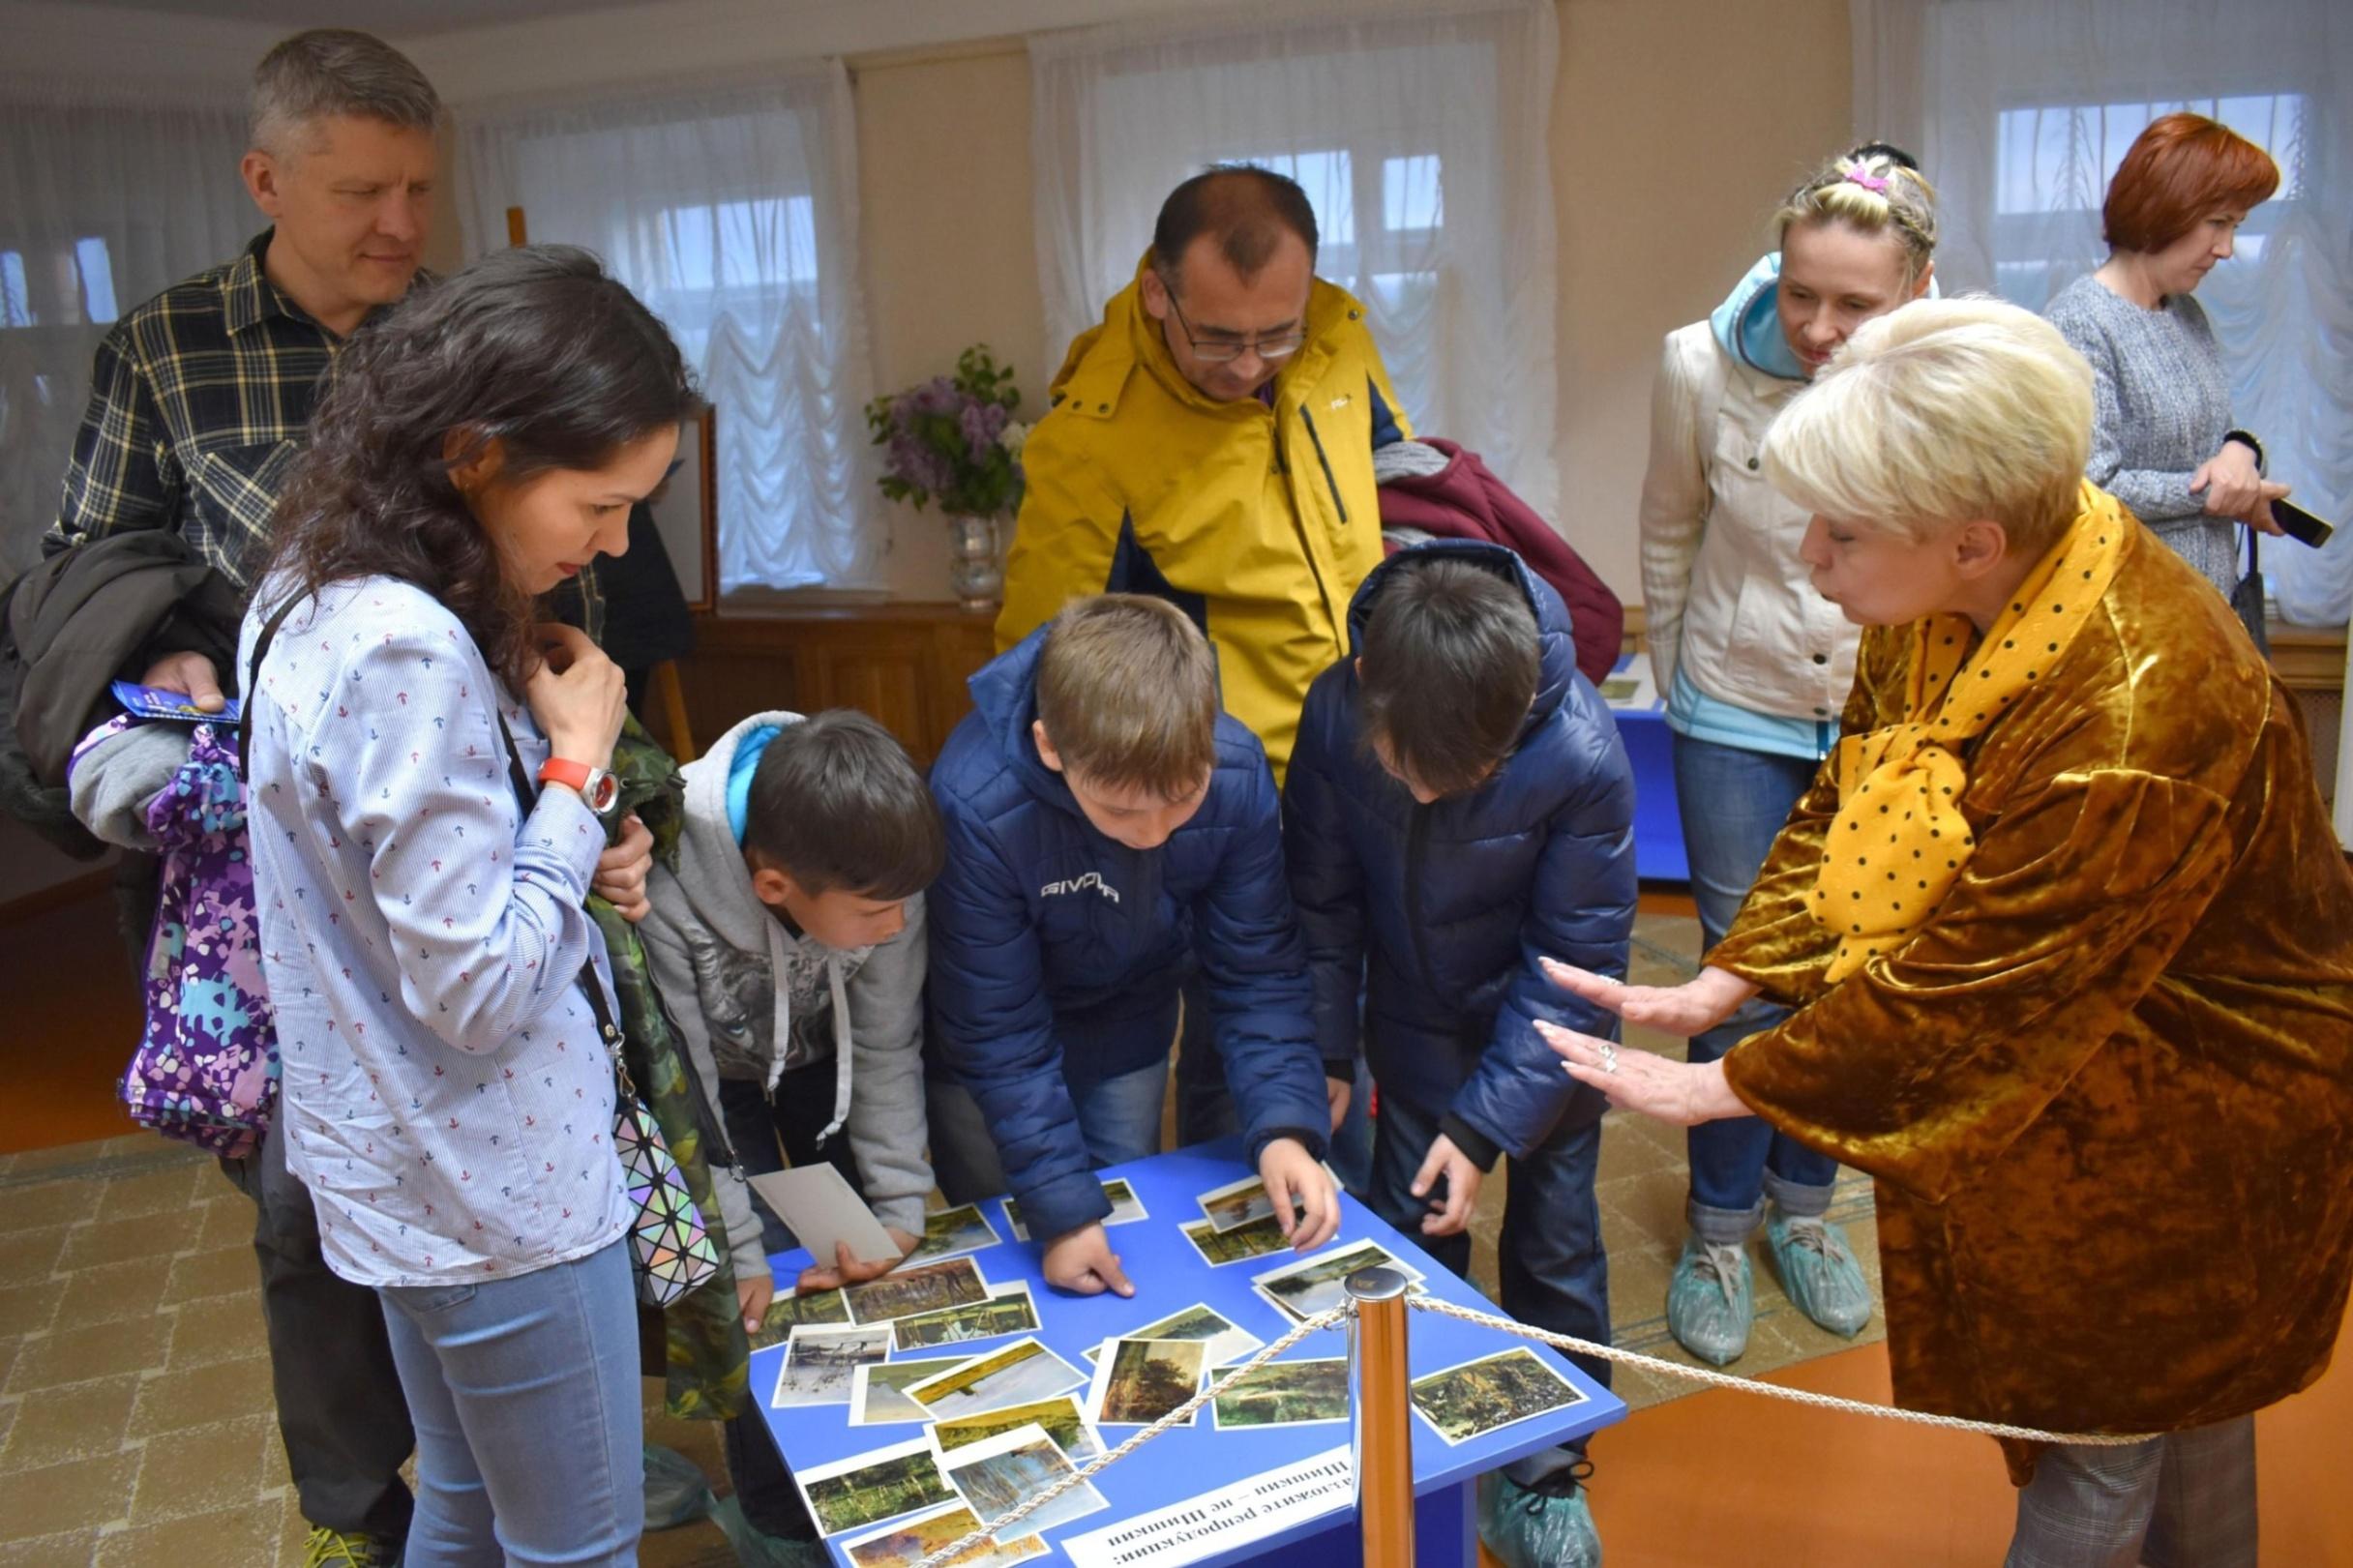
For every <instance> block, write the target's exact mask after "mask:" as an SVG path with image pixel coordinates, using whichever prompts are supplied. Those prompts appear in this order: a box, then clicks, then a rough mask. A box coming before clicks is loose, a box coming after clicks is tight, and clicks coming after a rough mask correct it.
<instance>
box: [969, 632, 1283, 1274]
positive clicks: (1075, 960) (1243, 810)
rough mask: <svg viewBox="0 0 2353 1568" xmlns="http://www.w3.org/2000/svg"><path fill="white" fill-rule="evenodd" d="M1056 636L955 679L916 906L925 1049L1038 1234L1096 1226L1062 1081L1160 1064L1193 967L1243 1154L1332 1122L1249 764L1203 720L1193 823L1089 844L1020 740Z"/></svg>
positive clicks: (1099, 1199) (1259, 762)
mask: <svg viewBox="0 0 2353 1568" xmlns="http://www.w3.org/2000/svg"><path fill="white" fill-rule="evenodd" d="M1051 632H1052V627H1051V626H1048V627H1046V628H1041V629H1040V630H1039V631H1037V632H1034V633H1031V634H1030V635H1029V636H1028V637H1026V638H1024V639H1023V640H1022V641H1021V642H1019V643H1017V644H1015V645H1014V646H1013V647H1012V648H1010V649H1009V650H1007V651H1006V652H1005V653H1004V654H1002V655H1000V656H999V657H998V659H996V660H995V661H993V662H992V663H990V664H989V665H987V666H984V667H983V668H982V669H981V670H980V672H979V673H977V674H975V675H974V676H973V677H972V679H971V691H972V701H973V705H974V709H975V711H974V712H972V713H971V714H969V715H968V716H967V717H966V719H965V721H964V723H962V724H961V725H957V726H956V730H955V733H954V734H952V735H950V736H949V737H948V743H947V745H946V747H945V748H944V749H942V750H941V752H940V754H939V760H938V763H936V764H935V765H934V767H933V769H932V792H933V794H935V795H936V796H937V797H938V801H939V811H940V815H941V817H942V818H943V820H944V821H945V823H946V826H947V838H948V858H947V867H946V869H945V870H944V871H943V872H942V873H940V876H939V880H938V882H936V883H934V884H933V886H932V888H931V890H930V892H929V894H928V895H927V905H928V910H929V914H930V919H931V1002H932V1020H933V1021H932V1050H933V1051H934V1053H935V1055H936V1057H937V1059H938V1062H939V1063H940V1064H941V1065H943V1066H945V1067H946V1069H947V1070H948V1071H949V1072H950V1073H952V1074H953V1075H954V1076H955V1077H956V1078H957V1079H958V1080H961V1081H962V1082H963V1083H964V1085H965V1087H966V1088H968V1089H969V1090H970V1091H971V1092H972V1096H973V1098H974V1099H976V1100H977V1101H979V1102H980V1109H981V1111H982V1113H983V1114H984V1115H985V1116H986V1117H987V1119H988V1123H989V1126H990V1128H991V1130H992V1131H993V1132H995V1134H996V1136H997V1147H998V1153H999V1155H1001V1156H1002V1158H1003V1161H1004V1167H1005V1176H1006V1179H1007V1181H1008V1182H1009V1183H1010V1184H1011V1186H1012V1189H1013V1196H1014V1197H1015V1198H1017V1199H1019V1200H1020V1202H1021V1205H1022V1210H1023V1216H1024V1219H1025V1221H1026V1223H1027V1224H1028V1228H1029V1233H1030V1234H1031V1235H1033V1236H1035V1237H1037V1238H1038V1239H1039V1240H1040V1241H1047V1240H1051V1239H1053V1238H1054V1237H1056V1236H1058V1235H1061V1234H1064V1233H1065V1232H1067V1231H1071V1230H1075V1229H1077V1228H1079V1227H1081V1226H1083V1225H1086V1224H1087V1223H1088V1222H1090V1221H1093V1220H1098V1219H1101V1218H1103V1217H1104V1216H1105V1215H1106V1214H1108V1213H1109V1212H1110V1208H1109V1205H1108V1204H1107V1203H1105V1201H1104V1199H1103V1196H1102V1191H1101V1189H1100V1187H1099V1186H1098V1185H1097V1183H1096V1180H1095V1177H1094V1175H1093V1173H1092V1168H1091V1166H1090V1164H1089V1162H1088V1160H1087V1144H1086V1141H1085V1140H1084V1139H1082V1138H1081V1137H1080V1135H1079V1124H1078V1113H1077V1110H1076V1109H1075V1107H1074V1103H1073V1099H1072V1094H1071V1085H1073V1084H1076V1085H1079V1086H1081V1087H1084V1086H1086V1085H1088V1084H1091V1083H1094V1082H1097V1081H1100V1080H1103V1079H1107V1078H1112V1077H1116V1076H1117V1075H1118V1074H1121V1073H1126V1072H1132V1071H1134V1070H1135V1069H1137V1068H1141V1067H1145V1066H1147V1065H1149V1064H1150V1063H1152V1062H1156V1061H1160V1060H1162V1059H1164V1058H1165V1057H1166V1056H1167V1054H1168V1050H1169V1047H1170V1044H1171V1042H1172V1041H1173V1040H1174V1039H1175V1037H1176V992H1177V987H1178V986H1179V985H1180V984H1181V983H1182V981H1183V980H1184V978H1185V977H1186V976H1187V975H1188V974H1189V973H1191V972H1192V969H1193V967H1194V964H1195V962H1196V960H1197V959H1198V962H1199V963H1200V966H1201V967H1202V969H1203V970H1204V971H1206V979H1207V982H1208V991H1209V995H1210V1001H1211V1006H1212V1007H1213V1009H1214V1011H1215V1014H1216V1028H1217V1041H1218V1049H1219V1050H1220V1052H1221V1053H1222V1054H1223V1056H1224V1058H1225V1070H1226V1080H1227V1082H1228V1083H1229V1084H1230V1085H1231V1087H1232V1089H1233V1093H1234V1100H1235V1104H1236V1109H1238V1110H1239V1112H1240V1115H1241V1122H1242V1130H1243V1133H1244V1135H1245V1137H1246V1139H1247V1141H1248V1148H1249V1156H1250V1159H1251V1161H1252V1162H1253V1163H1254V1164H1255V1163H1256V1161H1257V1159H1258V1155H1259V1151H1260V1150H1261V1149H1263V1148H1264V1147H1265V1146H1266V1143H1267V1142H1269V1141H1270V1140H1272V1139H1276V1138H1280V1137H1291V1138H1296V1139H1298V1140H1299V1141H1300V1142H1301V1143H1302V1144H1304V1145H1305V1146H1306V1147H1307V1149H1308V1150H1309V1151H1310V1152H1311V1153H1314V1154H1316V1155H1318V1156H1321V1155H1322V1154H1323V1152H1324V1147H1325V1136H1324V1130H1325V1127H1326V1126H1327V1125H1328V1122H1329V1117H1328V1114H1327V1113H1326V1111H1325V1097H1324V1079H1323V1070H1322V1065H1321V1062H1320V1060H1319V1058H1318V1056H1317V1054H1316V1048H1315V1025H1314V1021H1313V1018H1312V997H1313V991H1312V989H1311V987H1310V985H1309V982H1308V978H1307V955H1306V951H1305V949H1304V947H1303V946H1302V944H1301V942H1300V939H1299V932H1298V926H1297V922H1296V919H1295V918H1294V916H1293V913H1292V907H1291V893H1290V889H1289V887H1288V886H1287V885H1286V882H1285V878H1284V870H1283V847H1282V840H1281V832H1280V821H1279V805H1280V803H1279V800H1278V797H1277V796H1276V794H1275V788H1274V777H1273V775H1272V774H1271V773H1269V772H1268V771H1267V767H1266V752H1265V750H1264V749H1263V748H1262V747H1261V746H1260V745H1259V743H1258V740H1257V737H1255V736H1253V735H1252V734H1251V733H1250V731H1249V730H1247V729H1245V728H1243V727H1242V725H1239V724H1238V723H1236V721H1235V720H1233V719H1232V718H1229V717H1227V716H1225V715H1222V714H1221V715H1219V717H1218V721H1217V768H1216V774H1215V776H1214V778H1213V779H1212V780H1211V782H1210V784H1209V792H1208V797H1207V799H1206V800H1205V801H1204V802H1203V803H1202V807H1201V810H1200V811H1199V812H1197V813H1195V814H1194V815H1193V818H1192V820H1190V821H1189V822H1187V823H1186V824H1185V825H1184V826H1183V827H1181V828H1178V829H1177V830H1176V833H1175V834H1173V835H1171V836H1170V838H1169V841H1168V842H1167V843H1164V844H1162V845H1161V846H1160V847H1159V848H1157V849H1151V850H1135V849H1130V848H1128V847H1126V846H1125V845H1123V844H1120V843H1116V842H1114V841H1113V840H1110V839H1107V838H1105V837H1104V836H1103V835H1102V834H1100V833H1098V832H1096V831H1095V830H1094V828H1093V827H1092V826H1091V825H1090V824H1089V823H1088V822H1087V818H1086V816H1085V815H1084V814H1082V813H1081V812H1080V810H1079V806H1078V802H1077V801H1076V800H1074V799H1072V798H1071V794H1070V789H1069V786H1068V785H1066V784H1063V782H1062V779H1061V775H1059V774H1057V773H1056V772H1054V771H1053V770H1052V769H1050V768H1048V767H1047V766H1046V765H1045V764H1044V763H1043V762H1041V761H1040V760H1038V754H1037V748H1036V746H1035V745H1034V744H1033V743H1032V742H1031V739H1030V732H1029V725H1030V722H1031V720H1032V719H1033V718H1034V717H1035V715H1036V712H1037V700H1036V694H1035V670H1036V666H1037V656H1038V650H1039V649H1040V648H1041V647H1042V646H1043V644H1044V639H1045V637H1046V636H1048V635H1050V634H1051Z"/></svg>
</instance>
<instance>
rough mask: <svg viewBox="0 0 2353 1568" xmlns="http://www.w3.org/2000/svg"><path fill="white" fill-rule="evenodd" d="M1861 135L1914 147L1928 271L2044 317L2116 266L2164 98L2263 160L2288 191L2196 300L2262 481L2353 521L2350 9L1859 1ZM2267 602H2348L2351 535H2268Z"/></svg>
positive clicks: (2070, 0)
mask: <svg viewBox="0 0 2353 1568" xmlns="http://www.w3.org/2000/svg"><path fill="white" fill-rule="evenodd" d="M1854 18H1855V25H1856V49H1855V61H1856V76H1855V105H1856V118H1857V129H1858V131H1860V132H1861V133H1863V134H1865V135H1871V136H1885V137H1887V138H1888V139H1890V140H1892V141H1895V142H1897V143H1899V144H1902V145H1906V146H1909V147H1911V148H1913V149H1914V150H1915V151H1917V152H1918V153H1919V155H1920V158H1921V167H1922V169H1923V170H1924V171H1925V172H1926V173H1927V175H1928V177H1929V178H1930V179H1931V180H1933V181H1934V182H1935V183H1936V186H1937V189H1938V192H1939V195H1940V198H1941V200H1940V208H1941V214H1940V216H1941V222H1942V231H1943V240H1942V243H1941V244H1940V246H1939V248H1938V254H1937V272H1938V275H1939V276H1940V277H1941V278H1942V279H1943V280H1944V282H1945V284H1946V286H1947V287H1948V288H1949V289H1950V288H1962V289H1969V288H1977V289H1992V290H1995V291H1998V292H1999V293H2001V294H2003V295H2004V296H2006V297H2008V298H2010V299H2011V300H2014V301H2015V302H2017V303H2018V304H2020V305H2024V306H2027V307H2029V308H2031V309H2035V310H2040V309H2041V308H2042V307H2043V305H2044V304H2045V303H2047V301H2048V300H2049V299H2050V297H2051V296H2052V295H2053V294H2055V293H2057V292H2058V291H2059V290H2060V289H2061V288H2063V287H2065V286H2066V285H2067V284H2068V283H2070V282H2071V281H2074V280H2075V279H2077V278H2079V277H2081V276H2082V275H2083V274H2085V273H2087V272H2089V271H2091V270H2092V269H2093V268H2095V267H2097V266H2099V265H2100V262H2101V261H2102V260H2104V259H2105V258H2106V255H2107V247H2106V245H2105V244H2104V243H2103V242H2102V240H2101V236H2100V204H2101V202H2102V201H2103V200H2104V199H2105V197H2106V194H2107V188H2108V180H2109V178H2110V177H2111V176H2112V175H2113V174H2114V173H2115V171H2116V166H2117V164H2118V163H2121V162H2122V161H2123V159H2124V155H2125V151H2126V149H2127V148H2129V147H2130V146H2131V144H2132V139H2133V137H2135V136H2137V135H2138V134H2139V133H2141V131H2142V130H2143V129H2144V128H2146V127H2147V125H2148V124H2149V122H2150V121H2152V120H2154V119H2156V118H2157V117H2158V116H2159V115H2162V114H2167V113H2171V112H2172V111H2174V110H2176V109H2189V110H2191V111H2193V112H2195V113H2200V114H2205V115H2210V116H2212V117H2213V118H2215V119H2219V120H2220V121H2222V122H2223V123H2224V124H2225V125H2228V126H2230V127H2231V128H2232V129H2233V130H2235V131H2237V132H2238V133H2240V134H2241V135H2243V136H2246V137H2247V138H2248V139H2249V140H2250V141H2253V142H2255V143H2256V144H2257V145H2259V146H2261V147H2263V148H2265V149H2266V150H2267V151H2269V152H2270V153H2271V155H2272V157H2273V159H2274V160H2275V161H2276V162H2277V163H2279V172H2280V184H2279V192H2278V194H2276V195H2275V196H2273V198H2272V199H2271V200H2270V201H2267V202H2265V203H2264V204H2263V205H2262V206H2260V207H2258V208H2256V209H2255V211H2254V212H2253V213H2252V214H2250V215H2249V219H2248V222H2247V226H2246V227H2245V229H2244V230H2242V231H2241V235H2240V239H2239V244H2238V254H2237V255H2236V256H2235V257H2234V258H2233V259H2232V260H2230V261H2228V262H2226V263H2224V264H2222V265H2221V266H2219V267H2217V268H2216V269H2215V270H2214V271H2213V272H2212V273H2211V274H2209V275H2208V277H2207V279H2206V281H2205V282H2204V283H2203V284H2202V285H2201V286H2200V287H2199V289H2198V291H2197V299H2198V303H2199V304H2200V305H2201V306H2203V307H2204V308H2205V311H2206V313H2207V315H2208V317H2209V318H2210V319H2211V320H2212V322H2213V324H2214V330H2215V336H2216V338H2217V339H2218V340H2219V341H2220V343H2221V346H2222V352H2223V357H2224V360H2225V363H2226V364H2227V365H2228V367H2229V369H2230V372H2231V379H2232V417H2233V418H2234V419H2235V420H2236V421H2237V422H2238V423H2239V424H2240V425H2242V426H2245V427H2246V428H2247V429H2251V430H2253V431H2255V432H2256V433H2257V434H2258V435H2260V436H2261V437H2262V438H2263V443H2264V447H2265V449H2266V451H2267V452H2268V454H2269V456H2270V459H2271V468H2272V476H2273V477H2274V478H2276V479H2279V480H2283V481H2284V482H2286V483H2287V484H2289V485H2291V486H2293V487H2294V488H2295V491H2296V497H2297V499H2298V500H2299V501H2301V502H2302V503H2303V504H2304V505H2305V506H2307V507H2308V508H2309V509H2310V510H2312V511H2314V512H2317V513H2319V514H2320V515H2321V516H2323V517H2325V518H2330V519H2331V520H2332V521H2336V522H2338V523H2340V524H2341V523H2346V522H2353V6H2347V5H2345V4H2344V3H2343V0H1855V5H1854ZM2263 571H2264V575H2265V577H2266V578H2267V579H2268V580H2269V583H2270V586H2271V588H2272V592H2273V594H2274V597H2275V599H2276V601H2277V603H2278V606H2279V612H2280V613H2281V614H2282V615H2283V616H2284V617H2286V618H2287V619H2289V620H2291V621H2299V622H2304V623H2306V624H2312V625H2327V624H2335V623H2338V622H2341V621H2343V620H2345V619H2346V615H2347V612H2348V610H2349V609H2353V529H2348V528H2341V527H2340V528H2339V530H2338V535H2337V537H2336V538H2335V539H2334V540H2332V541H2331V542H2330V544H2329V545H2328V546H2327V547H2325V548H2323V549H2321V550H2317V551H2314V550H2308V549H2307V548H2305V547H2303V546H2301V545H2297V544H2293V543H2288V542H2284V541H2283V542H2278V543H2272V542H2266V547H2265V548H2264V550H2263Z"/></svg>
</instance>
